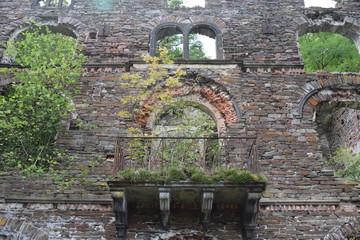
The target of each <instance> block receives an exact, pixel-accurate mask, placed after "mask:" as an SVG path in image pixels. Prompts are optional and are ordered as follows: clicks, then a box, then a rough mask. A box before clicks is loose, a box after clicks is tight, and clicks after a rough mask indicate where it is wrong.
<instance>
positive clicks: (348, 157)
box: [329, 146, 360, 183]
mask: <svg viewBox="0 0 360 240" xmlns="http://www.w3.org/2000/svg"><path fill="white" fill-rule="evenodd" d="M329 164H330V165H332V166H333V167H334V168H335V170H336V175H337V176H339V177H344V178H347V179H349V180H352V181H357V182H359V183H360V153H357V154H355V153H353V152H352V151H351V149H350V148H349V147H345V146H340V147H339V148H338V149H337V150H336V151H335V153H334V155H333V156H332V157H331V159H330V161H329Z"/></svg>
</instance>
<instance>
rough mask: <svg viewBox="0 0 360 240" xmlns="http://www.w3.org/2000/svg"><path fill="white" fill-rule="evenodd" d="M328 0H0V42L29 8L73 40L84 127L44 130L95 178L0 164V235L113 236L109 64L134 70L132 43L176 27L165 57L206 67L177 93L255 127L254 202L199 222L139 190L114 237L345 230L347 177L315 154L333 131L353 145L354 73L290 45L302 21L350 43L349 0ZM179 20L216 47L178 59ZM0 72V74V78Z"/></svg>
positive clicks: (357, 206)
mask: <svg viewBox="0 0 360 240" xmlns="http://www.w3.org/2000/svg"><path fill="white" fill-rule="evenodd" d="M53 2H54V3H53ZM337 2H338V3H337V7H336V8H332V9H322V8H304V3H303V1H302V0H281V1H274V0H262V1H260V0H206V2H205V7H194V8H170V7H168V5H167V1H166V0H72V1H69V2H67V1H62V0H60V1H56V3H55V1H39V0H1V1H0V42H1V43H6V42H7V41H8V40H9V39H10V38H12V37H16V36H17V35H18V34H19V33H21V32H22V31H24V30H26V29H27V27H28V24H27V23H28V22H29V21H30V20H31V19H33V20H35V21H36V22H39V23H41V24H43V25H48V26H51V28H52V29H53V30H54V31H56V32H60V33H63V34H65V35H69V36H72V37H74V38H77V39H78V41H79V42H81V43H83V44H84V46H85V50H84V51H85V53H86V55H88V56H89V59H88V61H87V63H86V64H85V65H84V68H83V69H84V71H85V72H87V73H88V74H87V75H86V76H85V77H83V78H81V79H80V80H79V82H80V84H79V85H80V86H81V93H80V94H79V96H78V97H77V98H76V102H75V103H74V104H75V107H76V114H75V116H76V118H78V119H81V120H82V121H85V122H88V123H90V124H93V125H96V126H97V128H96V129H90V130H81V129H76V128H73V127H72V124H71V122H70V123H69V124H68V128H67V129H64V130H63V131H62V132H59V134H58V140H57V141H58V144H59V146H61V147H62V148H63V149H65V150H66V151H68V152H69V153H70V154H72V155H73V156H75V157H76V159H78V161H84V162H87V161H91V160H98V161H102V166H101V167H96V168H95V170H94V171H93V172H92V174H93V175H94V176H96V177H97V179H99V178H100V179H101V178H102V179H103V180H102V181H98V182H96V183H89V184H85V185H81V186H73V187H71V188H68V189H63V190H62V191H52V190H51V189H50V187H51V181H50V180H48V179H39V178H37V179H30V180H29V179H22V178H21V177H18V176H14V175H1V177H0V189H1V191H0V239H116V238H117V237H116V235H117V230H118V232H119V224H120V223H122V224H125V223H124V222H118V221H119V219H115V217H116V216H115V213H114V211H113V205H112V204H113V200H112V197H111V194H110V192H109V190H108V189H107V186H106V181H107V180H108V178H107V177H108V176H111V174H112V172H113V163H112V161H111V160H112V157H113V156H114V154H115V138H116V137H119V136H125V135H126V129H127V128H128V127H130V126H132V124H133V121H132V119H123V118H120V117H118V116H117V113H118V112H119V111H120V110H122V109H123V108H124V107H125V106H124V105H123V104H122V103H121V102H120V99H121V98H122V97H124V96H126V94H127V93H126V92H125V91H124V90H123V89H122V87H121V85H120V82H121V81H122V79H121V75H122V74H123V73H125V72H130V73H139V74H143V73H144V72H146V71H147V65H146V64H145V62H143V61H142V60H141V56H142V55H148V54H150V55H154V54H155V52H156V47H157V46H156V45H157V43H158V40H159V39H162V38H164V37H166V36H170V35H174V34H182V35H183V37H184V52H183V59H179V60H176V61H175V64H174V65H171V66H168V67H169V68H175V67H177V66H180V67H181V68H183V69H185V70H186V71H187V76H186V77H185V78H186V79H188V81H192V80H194V79H195V78H200V79H205V80H206V81H205V80H204V82H201V81H200V82H198V85H197V86H196V91H193V92H190V93H187V94H186V95H185V94H184V96H179V97H182V98H184V99H186V100H187V101H189V102H195V103H196V104H197V105H198V106H204V108H206V109H207V110H208V111H209V112H210V113H211V114H212V116H214V118H215V119H216V122H217V124H218V126H217V128H218V132H219V134H222V135H223V136H230V137H239V136H241V137H256V139H257V149H258V152H257V154H258V164H259V168H260V172H261V173H262V174H264V175H266V176H267V177H268V186H267V189H266V191H265V192H264V193H263V195H262V197H261V200H260V202H259V205H258V201H256V202H255V203H254V205H252V208H253V209H252V210H251V211H252V212H251V214H250V215H249V216H248V217H250V218H252V219H250V220H248V221H249V223H248V225H247V227H248V228H246V231H245V233H244V232H243V231H241V229H243V228H244V226H242V224H243V223H238V218H239V216H238V213H239V211H240V210H239V205H237V204H234V202H236V200H232V201H230V202H226V201H223V202H221V201H220V202H219V203H217V205H216V209H215V208H214V209H213V213H211V214H212V215H211V216H210V220H209V222H208V228H207V230H206V231H204V230H203V228H202V226H201V223H200V222H201V221H199V217H198V215H200V210H199V209H198V208H197V207H196V206H195V207H194V209H192V210H191V211H187V210H186V209H183V211H184V215H181V214H182V213H181V211H176V206H172V208H173V209H175V210H174V211H175V212H174V213H173V215H172V219H171V220H170V227H169V228H168V229H164V228H163V227H162V226H161V224H160V220H159V219H160V215H161V214H160V210H158V209H155V210H154V208H156V207H157V208H158V206H157V205H158V204H157V205H156V204H155V205H154V206H155V207H153V206H150V207H148V208H147V207H146V206H147V205H146V204H143V205H142V204H140V203H139V204H137V205H135V206H133V208H132V209H131V210H129V212H128V214H129V216H128V217H129V219H128V221H127V222H126V224H125V225H126V228H127V235H126V236H127V239H245V238H249V239H250V238H251V239H348V238H350V237H354V236H356V235H357V234H358V231H359V226H360V223H359V220H360V219H359V210H360V198H359V188H358V187H356V184H354V183H349V182H346V181H345V180H344V179H340V178H336V177H335V176H334V174H333V172H332V171H329V169H328V168H327V167H326V166H325V164H324V161H325V157H324V156H325V155H326V154H328V151H329V149H332V148H335V147H337V146H340V145H347V146H350V147H352V148H353V149H354V150H355V151H359V149H360V143H359V142H360V125H359V124H360V120H359V117H360V111H359V102H360V95H359V94H360V92H359V90H360V75H359V74H358V73H328V72H317V73H314V74H307V73H305V71H304V66H303V63H302V59H301V55H300V53H299V45H298V37H299V36H302V35H303V34H305V33H308V32H322V31H327V32H336V33H340V34H342V35H344V36H346V37H348V38H350V39H351V40H352V41H354V42H355V43H356V45H357V47H358V48H359V47H360V15H359V13H360V2H359V1H358V0H337ZM21 25H22V26H23V28H21V27H20V26H21ZM192 33H198V34H201V35H205V36H208V37H210V38H212V39H214V40H215V46H216V59H212V60H189V59H188V58H189V46H188V45H189V35H190V34H192ZM0 60H1V65H2V67H7V66H10V65H11V63H10V62H9V60H8V59H7V57H6V56H4V54H3V53H2V51H1V52H0ZM9 81H10V80H9V79H7V78H6V77H5V76H0V87H2V86H4V85H6V84H9ZM83 99H85V100H86V101H87V103H88V104H84V103H83V102H82V100H83ZM329 112H331V113H333V114H334V115H336V116H338V117H335V118H333V119H334V120H333V122H332V123H331V124H332V127H331V128H330V129H332V131H329V132H325V133H324V132H322V131H320V130H319V129H320V127H319V124H321V122H322V120H321V118H323V117H324V115H326V114H327V113H329ZM148 121H151V119H150V118H149V119H148ZM146 124H147V126H148V127H151V123H150V122H149V123H146ZM49 189H50V190H49ZM48 190H49V191H48ZM249 196H250V195H249ZM257 196H258V195H257ZM113 197H114V196H113ZM115 197H116V196H115ZM250 198H251V197H249V199H250ZM259 199H260V196H258V197H257V199H256V200H259ZM240 207H241V206H240ZM178 208H179V209H181V207H178ZM117 217H118V216H117ZM115 223H116V224H118V225H116V224H115ZM125 225H124V226H125ZM116 228H118V229H116ZM251 228H252V229H251ZM249 229H250V230H249ZM248 230H249V231H250V232H247V231H248ZM246 234H249V235H246ZM250 235H252V236H250Z"/></svg>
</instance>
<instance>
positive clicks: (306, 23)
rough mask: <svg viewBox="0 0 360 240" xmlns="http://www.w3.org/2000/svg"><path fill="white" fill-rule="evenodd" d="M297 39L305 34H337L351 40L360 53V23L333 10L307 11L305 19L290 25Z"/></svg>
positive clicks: (298, 19)
mask: <svg viewBox="0 0 360 240" xmlns="http://www.w3.org/2000/svg"><path fill="white" fill-rule="evenodd" d="M291 25H292V26H294V27H295V29H296V30H297V35H298V37H301V36H303V35H304V34H306V33H320V32H330V33H338V34H341V35H343V36H344V37H347V38H349V39H351V40H352V41H353V42H354V43H355V45H356V46H357V48H358V50H359V51H360V22H358V20H356V19H354V18H352V17H349V16H347V15H345V13H344V14H342V13H341V12H340V11H338V12H336V11H334V10H328V9H324V10H319V9H316V10H311V9H309V10H307V14H306V17H302V18H295V19H294V21H293V22H292V24H291Z"/></svg>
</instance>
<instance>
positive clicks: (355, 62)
mask: <svg viewBox="0 0 360 240" xmlns="http://www.w3.org/2000/svg"><path fill="white" fill-rule="evenodd" d="M299 43H300V52H301V54H302V58H303V62H304V63H305V69H306V71H307V72H315V71H318V70H327V71H329V72H360V55H359V52H358V50H357V48H356V46H355V44H354V43H353V42H352V41H351V40H350V39H348V38H346V37H344V36H342V35H340V34H336V33H329V32H321V33H308V34H306V35H304V36H302V37H300V39H299Z"/></svg>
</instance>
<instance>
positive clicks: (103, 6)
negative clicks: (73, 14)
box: [95, 0, 114, 11]
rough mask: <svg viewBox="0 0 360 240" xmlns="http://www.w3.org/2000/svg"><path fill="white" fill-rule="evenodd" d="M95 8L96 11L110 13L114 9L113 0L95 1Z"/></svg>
mask: <svg viewBox="0 0 360 240" xmlns="http://www.w3.org/2000/svg"><path fill="white" fill-rule="evenodd" d="M95 6H96V8H97V10H98V11H112V10H113V9H114V0H95Z"/></svg>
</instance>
